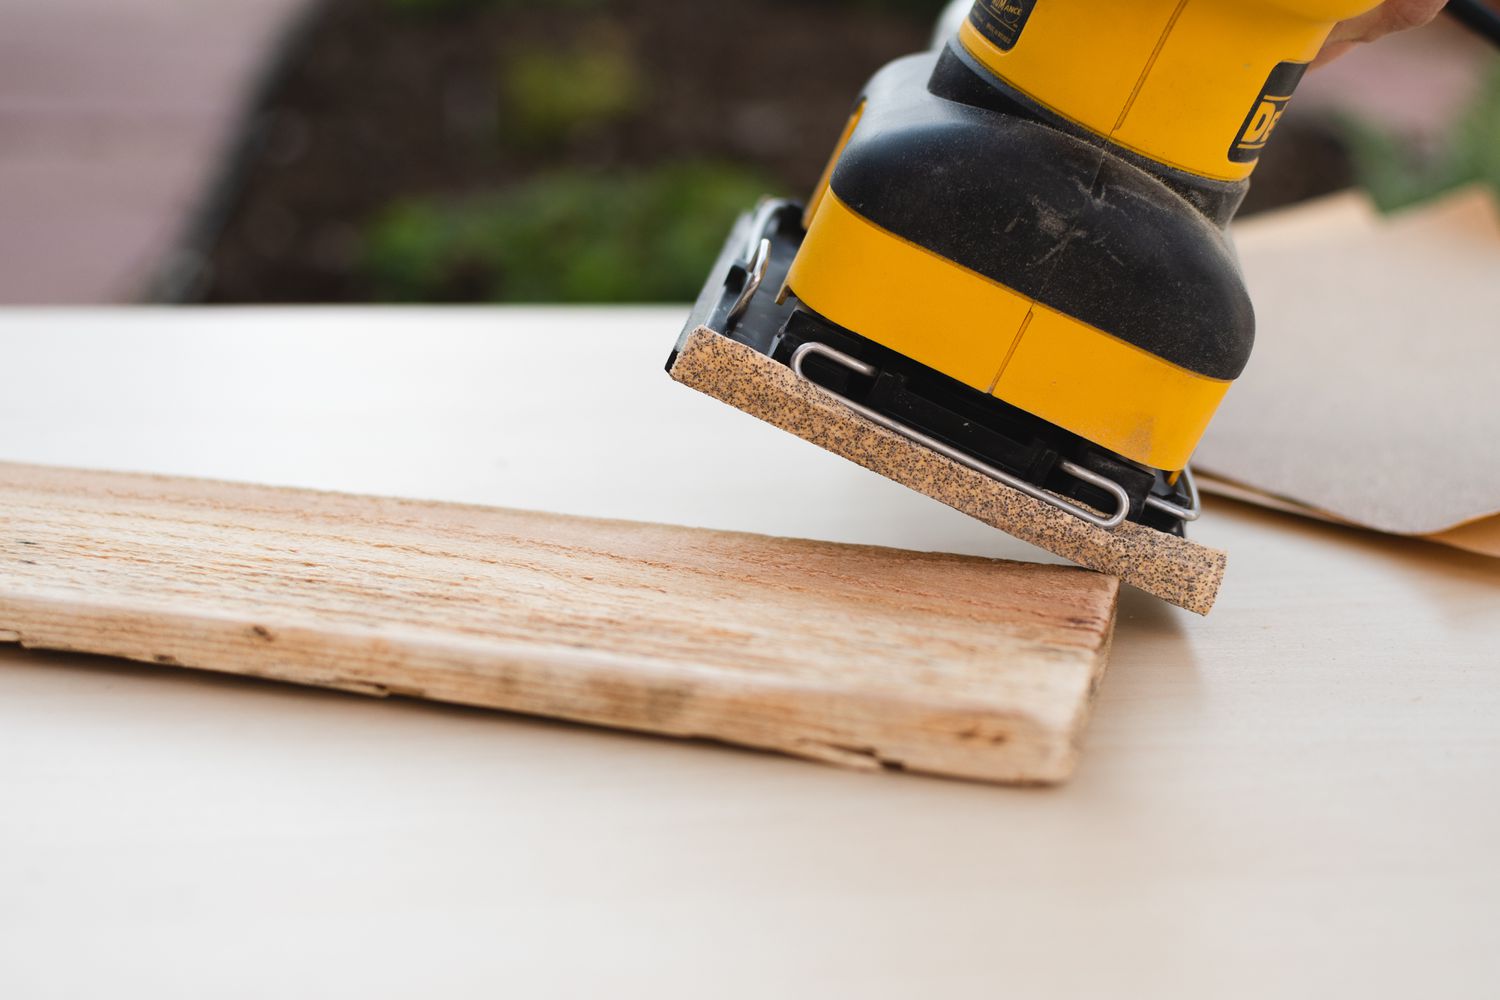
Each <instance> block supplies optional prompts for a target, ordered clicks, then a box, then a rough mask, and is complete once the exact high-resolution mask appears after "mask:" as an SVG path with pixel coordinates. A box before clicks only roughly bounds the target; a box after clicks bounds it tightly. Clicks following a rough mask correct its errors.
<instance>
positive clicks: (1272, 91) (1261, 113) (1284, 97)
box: [1229, 62, 1307, 163]
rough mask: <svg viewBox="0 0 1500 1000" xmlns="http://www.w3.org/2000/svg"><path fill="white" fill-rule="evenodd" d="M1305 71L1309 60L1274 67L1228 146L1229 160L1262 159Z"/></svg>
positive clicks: (1246, 160) (1252, 160)
mask: <svg viewBox="0 0 1500 1000" xmlns="http://www.w3.org/2000/svg"><path fill="white" fill-rule="evenodd" d="M1306 72H1307V63H1293V62H1284V63H1281V64H1280V65H1279V66H1277V67H1276V68H1275V69H1273V70H1271V75H1270V77H1269V78H1267V80H1266V85H1265V86H1264V87H1262V88H1261V91H1260V96H1259V97H1257V98H1256V99H1255V105H1254V107H1252V108H1251V109H1250V114H1248V115H1246V116H1245V124H1243V125H1241V126H1240V134H1239V135H1237V136H1236V137H1235V140H1234V144H1233V145H1232V146H1230V147H1229V159H1230V160H1232V161H1233V162H1235V163H1254V162H1255V161H1256V160H1257V159H1259V158H1260V151H1261V150H1263V149H1265V148H1266V143H1267V142H1269V141H1270V140H1271V133H1272V132H1274V131H1276V126H1277V124H1278V123H1279V122H1280V121H1281V116H1282V115H1284V114H1285V113H1286V106H1287V105H1288V104H1290V103H1291V100H1292V93H1293V91H1295V90H1296V89H1297V84H1299V83H1301V82H1302V74H1303V73H1306Z"/></svg>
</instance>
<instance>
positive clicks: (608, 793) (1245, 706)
mask: <svg viewBox="0 0 1500 1000" xmlns="http://www.w3.org/2000/svg"><path fill="white" fill-rule="evenodd" d="M684 312H685V310H683V309H652V310H614V311H603V310H600V311H583V310H572V311H567V310H555V311H549V310H500V309H495V310H447V311H444V310H413V311H398V310H384V311H350V310H297V311H238V312H213V311H182V312H168V311H156V310H136V311H109V312H49V311H38V312H6V313H0V351H3V353H0V357H3V359H4V363H5V367H6V373H5V379H4V388H3V389H0V459H4V460H13V461H23V462H38V463H50V464H58V465H72V466H89V467H98V468H112V469H128V470H143V471H151V472H163V473H176V474H184V475H195V476H209V477H217V478H224V479H235V480H246V481H254V482H263V483H275V484H285V485H295V486H308V487H318V488H322V489H331V490H349V491H359V492H368V493H381V494H396V495H404V496H411V497H423V498H436V499H444V500H459V501H468V502H474V503H484V504H499V505H510V506H518V507H530V508H543V509H548V510H557V511H567V512H573V513H578V514H591V515H603V516H609V517H623V518H635V519H649V520H658V521H669V522H678V523H683V524H695V525H706V526H711V527H716V528H739V529H749V530H753V531H761V532H770V533H777V534H789V535H802V536H808V537H816V538H828V539H837V540H844V541H858V542H875V543H882V544H889V545H901V546H907V547H912V548H922V549H929V548H930V549H947V550H954V551H963V552H972V553H979V554H985V555H995V556H1014V557H1018V558H1027V559H1036V558H1043V554H1042V553H1040V552H1039V551H1038V550H1035V549H1031V548H1029V547H1027V546H1025V545H1023V544H1021V543H1019V542H1015V541H1013V540H1011V539H1009V538H1008V537H1006V536H1004V535H1001V534H1000V533H998V532H995V531H993V530H991V529H988V528H985V527H984V526H982V525H980V524H978V523H976V522H971V521H969V520H967V519H966V518H964V517H963V516H961V515H959V514H956V513H954V512H952V511H950V510H948V509H947V508H944V507H942V506H940V505H938V504H937V503H935V502H933V501H930V500H928V499H926V498H924V497H921V496H918V495H916V494H914V493H909V492H907V491H906V490H904V489H902V488H900V487H898V486H895V485H893V484H891V483H888V482H886V481H884V480H882V479H879V478H878V477H876V476H874V475H872V474H870V473H866V472H864V471H863V470H860V469H858V468H856V467H854V466H852V465H850V464H848V463H845V462H843V461H841V460H839V459H837V458H834V457H832V456H830V455H826V454H825V453H823V452H821V451H819V450H818V449H816V448H814V447H813V446H811V445H808V444H805V443H803V442H802V441H799V440H796V439H794V438H792V437H790V436H788V435H785V434H782V433H781V432H779V431H776V430H773V429H771V428H769V427H766V426H764V425H761V424H759V423H757V422H755V421H754V420H752V419H751V418H749V417H746V416H744V415H742V414H739V413H736V412H734V411H732V410H730V409H728V408H726V407H724V406H722V405H720V404H718V403H716V402H714V401H712V400H709V399H707V398H704V397H701V396H698V395H697V394H695V393H693V392H691V391H690V390H688V389H685V388H683V387H681V386H678V385H675V384H673V383H672V382H670V381H669V380H668V378H667V376H666V375H665V374H663V372H662V370H661V369H662V364H663V362H664V361H665V360H666V356H667V353H668V350H669V348H670V347H671V345H672V342H673V339H674V337H675V336H676V333H677V326H678V324H679V323H680V322H681V320H682V318H683V314H684ZM3 530H4V512H3V511H0V531H3ZM1195 536H1196V537H1198V538H1200V539H1201V540H1203V541H1205V542H1207V543H1209V544H1213V545H1217V546H1222V547H1225V548H1227V549H1229V550H1230V562H1229V576H1228V580H1227V582H1226V585H1225V588H1224V592H1223V596H1222V599H1221V601H1220V604H1219V608H1218V610H1216V611H1215V612H1214V614H1213V615H1212V616H1211V617H1210V618H1208V619H1206V620H1203V619H1199V618H1196V617H1194V616H1192V615H1190V614H1187V613H1185V612H1179V611H1177V610H1175V609H1173V608H1170V607H1167V606H1166V605H1164V604H1161V603H1160V602H1158V601H1155V600H1153V599H1151V598H1148V597H1146V596H1145V595H1143V594H1140V593H1137V592H1128V593H1126V594H1125V595H1124V598H1123V601H1122V604H1121V610H1120V622H1119V627H1118V632H1117V634H1116V639H1115V646H1114V653H1113V657H1112V662H1111V665H1110V668H1109V675H1108V677H1107V678H1106V680H1105V682H1104V685H1103V689H1102V691H1101V693H1100V696H1099V701H1098V706H1097V711H1096V715H1095V718H1094V722H1093V725H1092V729H1091V731H1090V733H1089V736H1088V740H1087V745H1086V750H1085V754H1084V758H1083V763H1082V766H1081V768H1080V770H1079V773H1078V775H1077V777H1076V778H1075V780H1074V781H1073V783H1072V784H1071V785H1069V786H1067V787H1064V788H1061V789H1055V790H1021V789H1004V788H995V787H986V786H982V785H970V784H962V783H958V782H947V781H940V780H934V779H929V778H921V777H913V776H900V775H890V774H883V775H873V776H872V775H868V774H858V773H846V772H843V771H839V770H835V769H832V768H827V767H821V766H818V765H814V764H808V763H803V762H799V761H795V760H786V759H781V758H778V757H773V756H768V755H761V754H756V753H750V752H744V751H738V750H731V749H726V748H721V747H716V746H711V745H701V744H690V743H677V742H672V741H669V740H663V739H653V738H650V737H643V736H634V735H626V734H620V733H612V732H606V731H599V730H591V729H587V728H583V727H579V726H572V725H565V724H558V723H550V722H546V721H541V720H535V719H528V718H520V717H514V716H507V715H503V714H492V713H486V712H481V711H471V710H464V709H457V708H447V707H442V706H437V705H430V704H422V703H418V702H411V701H390V702H381V701H375V700H367V699H363V698H360V697H357V696H353V695H343V694H336V693H323V692H318V691H310V690H302V689H298V688H294V687H287V686H279V685H275V684H270V683H263V682H255V681H249V680H241V679H234V678H225V677H215V676H209V675H202V674H195V673H191V672H188V671H180V670H171V669H164V668H158V667H151V666H142V665H133V664H128V663H123V662H114V661H108V660H95V659H88V658H83V657H75V656H61V655H52V654H32V653H23V652H19V651H16V650H15V649H14V648H13V647H3V646H0V997H4V998H6V1000H22V998H31V997H82V996H110V997H123V996H140V997H152V998H162V997H192V998H201V997H215V998H220V997H333V996H339V997H344V996H347V997H359V998H378V997H410V996H431V997H496V996H506V997H635V996H641V997H692V998H709V997H713V998H718V997H736V998H738V997H746V998H761V997H809V998H836V997H855V996H858V997H900V998H907V997H938V996H944V995H955V994H961V995H964V996H1007V997H1021V998H1030V997H1054V996H1056V997H1072V996H1089V997H1121V996H1142V997H1152V998H1160V997H1178V996H1180V997H1190V998H1194V1000H1201V998H1206V997H1216V998H1217V997H1241V996H1243V997H1256V998H1261V997H1288V996H1309V997H1333V996H1345V997H1347V996H1360V997H1387V996H1388V997H1412V996H1434V997H1449V996H1480V995H1491V996H1493V995H1495V991H1496V990H1500V562H1495V561H1488V560H1485V559H1482V558H1479V557H1475V556H1469V555H1465V554H1462V553H1459V552H1455V551H1449V550H1446V549H1443V548H1440V547H1437V546H1435V545H1430V544H1426V543H1421V542H1412V541H1402V540H1396V539H1390V538H1382V537H1377V536H1374V535H1370V534H1363V533H1359V532H1356V531H1352V530H1347V529H1342V528H1336V527H1329V526H1325V525H1321V524H1314V523H1309V522H1305V521H1301V520H1297V519H1294V518H1292V517H1289V516H1285V515H1279V514H1272V513H1265V512H1261V511H1257V510H1253V509H1251V508H1248V507H1243V506H1239V505H1235V504H1232V503H1229V502H1220V501H1213V500H1211V501H1210V502H1209V504H1208V510H1207V515H1206V517H1205V519H1204V521H1203V522H1201V523H1200V524H1199V525H1198V526H1196V530H1195ZM3 571H4V568H3V567H0V572H3Z"/></svg>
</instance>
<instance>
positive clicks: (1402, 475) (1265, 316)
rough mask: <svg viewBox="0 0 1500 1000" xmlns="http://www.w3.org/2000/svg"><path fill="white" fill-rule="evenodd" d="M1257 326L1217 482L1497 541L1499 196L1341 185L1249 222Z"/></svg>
mask: <svg viewBox="0 0 1500 1000" xmlns="http://www.w3.org/2000/svg"><path fill="white" fill-rule="evenodd" d="M1236 238H1237V241H1238V243H1239V247H1240V254H1241V258H1242V260H1243V263H1244V267H1245V273H1246V279H1247V281H1248V283H1249V286H1250V291H1251V294H1252V295H1253V296H1254V298H1255V305H1256V312H1257V317H1258V330H1259V332H1258V335H1257V341H1256V347H1255V355H1254V357H1253V358H1252V360H1251V363H1250V367H1249V369H1248V370H1247V372H1246V373H1245V375H1244V376H1243V377H1242V378H1241V379H1240V381H1239V382H1238V383H1236V385H1235V386H1234V388H1233V389H1232V390H1231V391H1230V393H1229V396H1228V398H1227V399H1226V401H1225V404H1224V407H1223V409H1222V410H1221V411H1220V413H1219V416H1218V417H1217V418H1216V420H1215V421H1214V423H1213V425H1212V426H1211V427H1210V429H1209V432H1208V434H1207V435H1206V436H1205V438H1204V441H1203V444H1202V445H1201V446H1200V448H1199V451H1198V454H1197V456H1196V458H1195V463H1196V466H1197V467H1198V468H1199V469H1200V470H1202V472H1203V473H1204V474H1205V475H1204V480H1205V485H1206V486H1208V487H1209V488H1222V483H1224V482H1226V481H1227V482H1228V483H1230V484H1233V485H1234V486H1235V487H1236V488H1237V490H1238V492H1239V494H1240V495H1242V496H1243V497H1247V498H1252V499H1253V498H1255V496H1256V495H1257V494H1258V495H1259V502H1267V500H1268V498H1275V499H1276V500H1277V503H1275V504H1273V505H1276V506H1280V507H1282V508H1283V509H1300V512H1303V513H1311V514H1314V515H1315V516H1316V515H1319V514H1321V515H1324V516H1327V517H1329V518H1330V519H1333V520H1338V521H1343V522H1347V523H1350V524H1355V525H1359V526H1363V527H1368V528H1374V529H1376V530H1380V531H1385V532H1391V533H1395V534H1403V535H1424V536H1442V537H1440V538H1439V539H1438V540H1441V541H1445V542H1448V543H1449V544H1454V545H1458V546H1459V547H1462V548H1468V549H1471V550H1473V551H1481V552H1485V553H1488V554H1497V555H1500V537H1497V536H1500V521H1497V522H1496V523H1495V524H1491V525H1487V524H1486V521H1487V519H1492V518H1494V517H1495V516H1496V515H1497V514H1500V392H1497V388H1496V381H1497V377H1500V207H1497V204H1496V201H1495V199H1494V197H1493V196H1492V195H1491V194H1490V193H1488V192H1487V191H1485V190H1481V189H1469V190H1465V191H1461V192H1458V193H1456V194H1453V195H1450V196H1448V197H1445V198H1443V199H1441V200H1438V201H1435V202H1432V203H1430V204H1428V205H1425V206H1422V207H1420V208H1418V209H1415V210H1411V211H1408V212H1405V213H1402V214H1398V215H1395V216H1390V217H1386V218H1381V217H1380V216H1378V214H1376V213H1375V212H1373V211H1372V210H1370V209H1369V207H1368V205H1365V204H1361V201H1360V199H1359V198H1358V197H1357V196H1350V195H1340V196H1336V197H1335V198H1333V199H1327V200H1324V201H1322V202H1315V203H1312V204H1309V205H1306V206H1302V207H1298V208H1295V209H1291V210H1288V211H1286V212H1282V213H1278V214H1275V215H1271V216H1265V217H1261V218H1258V219H1255V220H1252V221H1250V222H1248V223H1245V224H1243V225H1241V226H1240V227H1238V228H1237V232H1236Z"/></svg>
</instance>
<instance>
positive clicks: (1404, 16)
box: [1313, 0, 1447, 66]
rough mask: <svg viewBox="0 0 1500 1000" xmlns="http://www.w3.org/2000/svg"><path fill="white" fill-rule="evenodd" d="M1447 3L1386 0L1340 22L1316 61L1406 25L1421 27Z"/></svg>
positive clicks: (1329, 58) (1322, 61) (1328, 59)
mask: <svg viewBox="0 0 1500 1000" xmlns="http://www.w3.org/2000/svg"><path fill="white" fill-rule="evenodd" d="M1446 3H1447V0H1386V2H1385V3H1383V4H1381V5H1380V6H1379V7H1376V8H1375V9H1374V10H1372V11H1370V12H1369V13H1368V14H1361V15H1360V16H1359V17H1352V18H1350V19H1349V20H1347V21H1342V22H1340V23H1339V24H1338V25H1337V26H1336V27H1335V28H1334V29H1333V32H1332V33H1331V34H1330V35H1329V36H1328V41H1327V42H1326V43H1324V45H1323V51H1322V52H1321V53H1319V54H1318V58H1317V59H1315V60H1313V65H1314V66H1322V65H1324V64H1325V63H1329V62H1332V61H1333V60H1335V59H1337V58H1338V57H1339V56H1341V55H1343V54H1344V53H1345V52H1348V51H1349V50H1350V49H1352V48H1354V46H1356V45H1358V44H1360V43H1361V42H1373V41H1375V39H1377V38H1382V37H1384V36H1385V35H1389V34H1391V33H1393V32H1397V31H1405V30H1406V29H1407V28H1420V27H1421V26H1422V25H1424V24H1426V23H1427V22H1429V21H1431V20H1432V19H1433V18H1435V17H1437V16H1438V13H1439V12H1440V11H1441V10H1442V9H1443V6H1444V4H1446Z"/></svg>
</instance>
